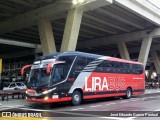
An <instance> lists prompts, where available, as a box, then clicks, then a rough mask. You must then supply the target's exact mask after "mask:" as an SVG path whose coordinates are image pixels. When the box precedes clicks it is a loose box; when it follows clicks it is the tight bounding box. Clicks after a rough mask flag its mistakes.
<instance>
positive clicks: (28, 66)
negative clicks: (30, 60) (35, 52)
mask: <svg viewBox="0 0 160 120" xmlns="http://www.w3.org/2000/svg"><path fill="white" fill-rule="evenodd" d="M31 66H32V64H30V65H25V66H24V67H22V69H21V75H24V70H25V69H27V68H30V67H31Z"/></svg>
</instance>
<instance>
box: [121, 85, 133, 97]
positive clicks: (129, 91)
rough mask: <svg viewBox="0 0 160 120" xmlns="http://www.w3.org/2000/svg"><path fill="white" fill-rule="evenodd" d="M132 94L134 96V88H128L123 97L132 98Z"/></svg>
mask: <svg viewBox="0 0 160 120" xmlns="http://www.w3.org/2000/svg"><path fill="white" fill-rule="evenodd" d="M131 96H132V90H131V88H127V91H126V95H125V96H124V97H123V98H125V99H130V98H131Z"/></svg>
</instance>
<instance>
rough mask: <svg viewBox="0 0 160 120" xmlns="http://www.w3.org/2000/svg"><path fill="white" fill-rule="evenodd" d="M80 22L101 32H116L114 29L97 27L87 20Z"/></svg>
mask: <svg viewBox="0 0 160 120" xmlns="http://www.w3.org/2000/svg"><path fill="white" fill-rule="evenodd" d="M82 24H83V25H85V26H88V27H91V28H94V29H97V30H99V31H102V32H106V33H111V34H117V32H115V31H112V30H108V29H105V28H102V27H98V26H97V25H93V24H89V23H88V22H84V21H82Z"/></svg>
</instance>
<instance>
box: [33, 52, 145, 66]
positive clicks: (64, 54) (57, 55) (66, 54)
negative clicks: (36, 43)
mask: <svg viewBox="0 0 160 120" xmlns="http://www.w3.org/2000/svg"><path fill="white" fill-rule="evenodd" d="M71 55H73V56H83V57H90V58H95V59H96V58H97V59H98V58H103V57H106V59H105V60H111V61H118V62H126V63H134V64H142V63H140V62H135V61H130V60H124V59H120V58H114V57H109V56H104V55H97V54H91V53H85V52H78V51H70V52H56V53H51V54H48V55H44V56H40V57H38V58H36V59H35V61H38V60H45V59H53V58H55V59H56V58H57V57H60V56H71Z"/></svg>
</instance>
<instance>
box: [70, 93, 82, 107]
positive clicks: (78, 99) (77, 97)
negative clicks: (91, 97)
mask: <svg viewBox="0 0 160 120" xmlns="http://www.w3.org/2000/svg"><path fill="white" fill-rule="evenodd" d="M81 101H82V95H81V93H80V92H79V91H77V90H76V91H74V92H73V94H72V105H79V104H81Z"/></svg>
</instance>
